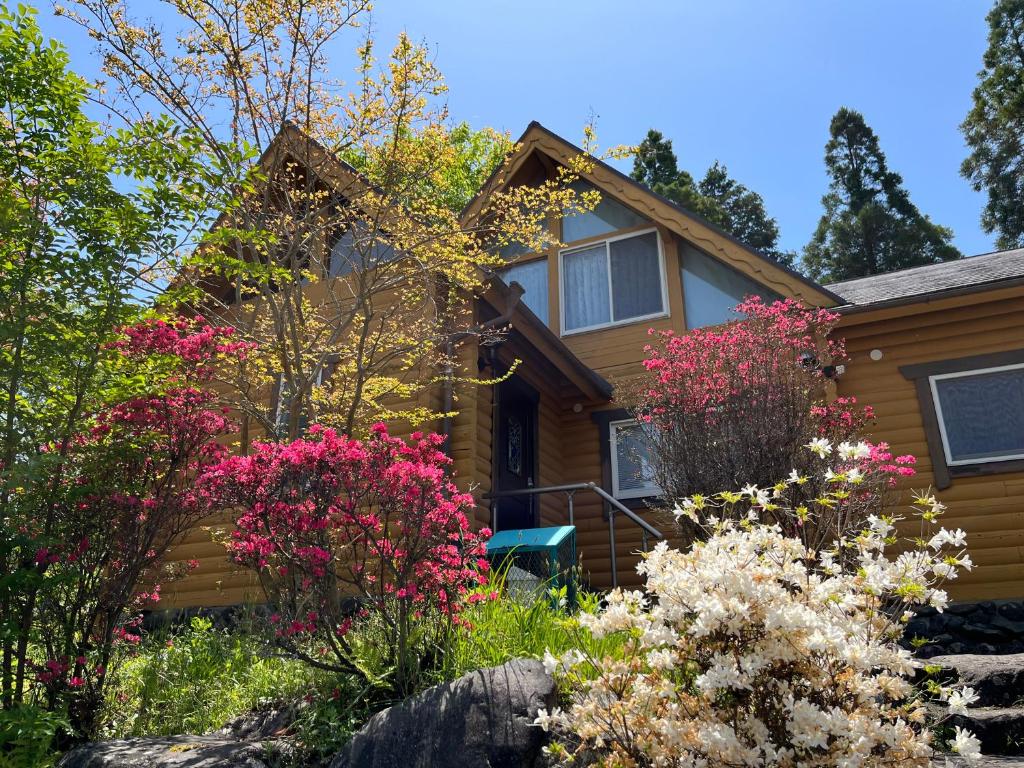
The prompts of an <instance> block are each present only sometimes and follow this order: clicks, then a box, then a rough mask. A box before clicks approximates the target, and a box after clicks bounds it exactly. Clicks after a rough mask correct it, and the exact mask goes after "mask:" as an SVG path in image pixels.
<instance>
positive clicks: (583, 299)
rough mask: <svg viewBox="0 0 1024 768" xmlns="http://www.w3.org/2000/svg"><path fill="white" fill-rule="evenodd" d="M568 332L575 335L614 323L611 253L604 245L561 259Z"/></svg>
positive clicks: (563, 300)
mask: <svg viewBox="0 0 1024 768" xmlns="http://www.w3.org/2000/svg"><path fill="white" fill-rule="evenodd" d="M562 302H563V305H564V307H565V311H564V315H565V328H563V329H562V330H563V331H574V330H576V329H578V328H589V327H590V326H593V325H601V324H603V323H608V322H611V319H612V317H611V302H610V301H609V297H608V252H607V250H606V246H605V244H604V243H601V244H600V245H597V246H595V247H592V248H584V249H583V250H580V251H573V252H572V253H566V254H563V256H562Z"/></svg>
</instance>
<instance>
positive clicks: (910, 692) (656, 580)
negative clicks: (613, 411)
mask: <svg viewBox="0 0 1024 768" xmlns="http://www.w3.org/2000/svg"><path fill="white" fill-rule="evenodd" d="M817 448H818V450H819V451H820V450H824V444H819V445H818V446H817ZM822 481H823V483H824V484H825V485H826V486H827V487H828V488H829V490H828V491H827V492H826V493H825V494H824V495H823V496H822V497H821V498H820V499H819V500H818V501H817V503H815V504H813V505H812V506H811V508H810V509H809V510H807V511H806V512H799V511H798V510H797V509H796V508H792V507H791V513H792V515H793V516H794V517H800V516H807V515H810V516H813V515H815V514H819V513H822V514H830V509H831V507H833V506H836V505H838V506H842V505H843V504H844V503H845V501H846V499H848V498H849V496H850V494H855V493H856V492H857V477H856V475H854V474H853V472H852V470H847V469H844V468H842V467H837V468H836V469H834V470H833V471H832V472H831V474H830V475H829V476H828V477H823V478H822ZM798 482H799V481H798V480H797V479H793V480H791V481H787V482H785V483H782V484H781V486H771V487H769V488H768V489H761V488H759V487H757V486H755V485H748V486H747V487H746V488H744V489H743V490H742V491H740V492H737V493H723V494H714V495H709V496H708V497H702V498H700V499H696V500H690V504H689V505H687V506H686V507H680V508H679V509H678V510H677V514H678V515H679V516H680V517H689V518H690V519H691V520H694V521H698V520H702V521H704V522H705V523H706V524H707V525H708V526H709V529H708V531H707V534H706V540H703V541H698V542H697V543H695V544H694V545H693V547H692V549H690V550H689V551H686V552H683V551H678V550H674V549H670V548H669V547H668V546H667V544H665V543H661V544H659V545H658V547H657V548H656V549H655V550H654V551H653V552H651V553H650V554H649V555H647V556H645V558H644V560H643V561H642V562H641V564H640V565H639V567H638V570H639V572H640V573H641V574H642V575H643V576H644V577H645V578H646V591H645V592H640V591H635V592H623V591H616V592H613V593H612V594H611V595H610V596H609V598H608V600H607V603H606V606H605V607H604V608H603V609H602V610H601V611H599V612H597V613H594V614H584V615H583V616H581V618H580V622H581V624H582V625H583V626H584V627H585V628H586V631H587V632H589V633H590V634H592V635H593V637H595V638H604V637H609V636H613V635H621V636H624V637H625V638H626V649H627V650H626V653H625V654H624V656H623V657H616V658H594V657H592V656H590V655H588V654H587V653H586V652H585V651H569V652H568V653H566V654H563V655H562V656H561V657H560V658H556V657H554V656H551V655H550V654H549V655H548V656H547V658H546V663H547V665H548V668H549V669H551V670H552V671H560V675H561V677H562V679H563V683H564V684H565V685H566V686H567V687H568V688H569V689H570V690H571V694H570V700H569V705H568V708H567V709H566V710H565V711H562V710H561V709H557V710H554V711H552V712H547V711H546V710H542V711H541V713H540V716H539V717H538V720H537V723H538V725H540V726H541V727H543V728H545V729H554V730H555V732H556V734H558V735H559V736H558V738H557V740H556V743H555V745H554V746H553V747H551V748H550V751H551V752H552V755H553V757H554V758H555V761H556V762H558V763H559V764H562V763H564V764H566V765H569V764H578V763H573V761H572V758H573V753H580V754H590V755H591V756H596V759H597V763H598V764H600V765H605V766H621V765H630V766H653V765H673V766H700V765H709V766H762V765H772V766H822V767H823V768H824V767H825V766H829V767H831V766H851V767H852V766H883V765H884V766H917V765H926V764H927V763H928V760H929V758H930V757H931V756H932V744H931V731H930V730H929V725H930V723H929V722H928V721H929V717H928V712H927V710H926V707H925V701H924V698H923V696H922V695H921V694H919V693H918V692H917V691H916V690H915V688H914V686H913V685H912V684H911V682H910V679H909V678H910V676H911V675H912V673H913V672H914V670H915V668H917V667H919V666H920V665H921V663H920V662H918V661H916V660H914V659H913V658H912V657H911V656H910V654H909V652H908V651H906V650H904V649H903V648H901V647H900V645H899V644H898V639H899V636H900V635H901V631H902V626H903V623H904V622H905V621H906V620H907V618H908V617H909V615H910V610H911V609H912V608H913V607H915V606H920V605H932V606H935V607H936V608H938V609H939V610H941V609H942V607H943V606H944V605H945V603H946V595H945V593H944V592H943V591H942V590H941V588H940V585H941V583H942V582H943V581H944V580H946V579H951V578H955V577H956V575H957V573H958V572H959V571H960V570H961V569H964V568H970V567H971V562H970V558H969V557H968V556H967V554H966V553H965V552H964V551H963V545H964V538H965V537H964V533H963V531H948V530H945V529H941V528H936V527H935V521H936V519H937V518H938V516H939V515H940V514H941V512H942V505H941V504H939V502H937V501H936V500H935V498H934V497H932V496H927V495H921V496H918V497H917V498H916V499H915V501H914V508H915V514H916V516H917V517H918V518H920V520H921V524H922V527H923V530H922V536H921V538H920V539H918V540H916V543H914V544H912V545H911V547H910V548H909V549H905V550H903V551H902V552H900V554H896V555H893V554H890V553H889V551H888V550H889V549H890V547H891V546H892V545H893V544H894V543H895V542H894V538H893V536H892V533H893V530H894V525H895V523H896V520H895V519H894V518H891V517H876V516H872V517H870V518H869V519H868V520H867V521H866V524H865V526H864V527H863V528H862V529H861V530H859V531H858V532H857V533H856V535H855V536H850V537H843V538H840V539H837V540H835V541H833V542H831V543H830V544H829V546H827V547H824V548H822V549H821V550H815V549H811V548H809V547H808V546H807V545H806V544H805V543H804V542H803V541H801V540H800V539H799V538H794V537H790V536H787V535H785V534H784V533H783V531H782V529H781V528H780V527H779V526H778V525H776V524H768V523H765V522H763V521H762V516H763V515H764V514H765V513H767V512H769V511H770V508H771V507H776V508H778V507H781V506H784V505H787V504H790V503H791V494H790V491H791V490H792V489H793V488H794V487H795V486H796V485H797V484H798ZM741 501H742V502H743V503H742V505H741V507H742V509H743V510H744V512H743V513H742V515H737V514H733V513H732V512H731V510H730V508H731V507H735V506H737V505H740V502H741ZM737 518H739V519H737ZM588 645H590V644H581V647H587V646H588ZM932 691H933V693H932V694H931V695H932V696H933V698H934V699H935V700H936V703H937V704H938V705H939V706H944V707H945V708H946V710H947V711H948V712H949V713H958V712H962V711H963V710H964V709H965V708H966V707H967V706H968V705H969V704H970V703H972V702H973V701H975V700H976V695H975V693H974V691H973V690H971V689H970V688H952V687H948V686H947V687H943V686H938V685H934V686H933V687H932ZM952 748H953V749H954V750H955V751H957V752H959V753H960V754H961V755H962V756H963V757H964V758H966V759H968V760H975V759H976V758H977V757H978V755H979V750H978V740H977V739H976V738H975V737H974V736H973V735H971V734H969V733H967V732H966V731H961V730H958V731H957V733H956V736H955V738H954V740H953V742H952Z"/></svg>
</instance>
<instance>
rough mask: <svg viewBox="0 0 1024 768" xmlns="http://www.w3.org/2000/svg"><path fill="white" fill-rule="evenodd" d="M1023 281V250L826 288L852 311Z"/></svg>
mask: <svg viewBox="0 0 1024 768" xmlns="http://www.w3.org/2000/svg"><path fill="white" fill-rule="evenodd" d="M1012 282H1024V248H1017V249H1015V250H1011V251H994V252H993V253H984V254H981V255H979V256H969V257H967V258H965V259H958V260H956V261H944V262H942V263H940V264H926V265H924V266H920V267H909V268H908V269H900V270H897V271H895V272H886V273H884V274H881V275H870V276H869V277H859V278H856V279H853V280H843V281H841V282H838V283H832V284H830V285H827V286H826V287H827V288H828V289H829V290H830V291H832V292H833V293H835V294H838V295H839V296H841V297H842V298H843V304H844V305H845V306H847V307H850V308H852V309H859V308H864V309H868V308H871V309H874V308H877V307H880V306H889V305H894V304H906V303H913V302H918V301H928V300H929V299H933V298H939V297H942V296H948V295H953V294H956V293H970V292H974V291H981V290H985V289H986V288H997V287H1004V286H1006V284H1007V283H1012Z"/></svg>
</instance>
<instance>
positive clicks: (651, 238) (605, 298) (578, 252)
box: [561, 232, 666, 333]
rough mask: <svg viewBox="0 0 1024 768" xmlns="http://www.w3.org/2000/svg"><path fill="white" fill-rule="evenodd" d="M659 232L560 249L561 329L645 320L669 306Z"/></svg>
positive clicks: (662, 311)
mask: <svg viewBox="0 0 1024 768" xmlns="http://www.w3.org/2000/svg"><path fill="white" fill-rule="evenodd" d="M662 272H663V270H662V260H661V249H660V247H659V243H658V233H657V232H641V233H639V234H635V235H625V236H623V237H618V238H613V239H609V240H605V241H603V242H600V243H595V244H594V245H588V246H586V247H584V248H577V249H575V250H570V251H563V252H562V254H561V296H562V332H563V333H568V332H572V331H581V330H586V329H590V328H601V327H603V326H608V325H615V324H618V323H624V322H629V321H631V320H640V319H643V318H647V317H654V316H655V315H660V314H663V313H664V312H665V311H666V306H665V304H666V302H665V288H664V281H663V280H662Z"/></svg>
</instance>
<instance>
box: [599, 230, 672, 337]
mask: <svg viewBox="0 0 1024 768" xmlns="http://www.w3.org/2000/svg"><path fill="white" fill-rule="evenodd" d="M608 248H609V253H610V255H611V264H612V299H613V307H612V310H613V311H612V316H613V318H614V319H615V320H628V319H629V318H631V317H644V316H645V315H655V314H657V313H659V312H663V311H664V309H665V308H664V306H663V305H662V304H663V302H662V295H661V259H660V258H659V257H658V235H657V233H655V232H648V233H647V234H644V235H637V236H636V237H630V238H627V239H625V240H614V241H612V242H611V243H609V244H608Z"/></svg>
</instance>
